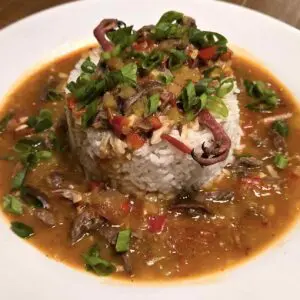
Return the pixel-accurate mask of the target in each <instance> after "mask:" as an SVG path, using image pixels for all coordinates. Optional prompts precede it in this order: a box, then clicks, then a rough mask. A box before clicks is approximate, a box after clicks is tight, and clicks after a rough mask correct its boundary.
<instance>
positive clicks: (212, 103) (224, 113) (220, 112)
mask: <svg viewBox="0 0 300 300" xmlns="http://www.w3.org/2000/svg"><path fill="white" fill-rule="evenodd" d="M206 108H207V109H208V110H209V111H211V112H212V113H214V114H215V115H217V116H219V117H222V118H227V117H228V113H229V111H228V108H227V106H226V104H225V103H224V101H223V100H222V99H220V98H218V97H216V96H210V97H209V100H208V101H207V104H206Z"/></svg>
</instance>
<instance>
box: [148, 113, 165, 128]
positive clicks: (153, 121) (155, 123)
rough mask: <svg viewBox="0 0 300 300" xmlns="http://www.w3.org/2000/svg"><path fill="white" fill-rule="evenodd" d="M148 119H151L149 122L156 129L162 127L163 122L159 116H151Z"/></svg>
mask: <svg viewBox="0 0 300 300" xmlns="http://www.w3.org/2000/svg"><path fill="white" fill-rule="evenodd" d="M148 120H149V122H150V124H151V126H152V128H153V129H154V130H156V129H159V128H161V127H162V123H161V122H160V120H159V118H158V117H156V116H151V117H149V118H148Z"/></svg>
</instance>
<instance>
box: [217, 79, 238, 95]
mask: <svg viewBox="0 0 300 300" xmlns="http://www.w3.org/2000/svg"><path fill="white" fill-rule="evenodd" d="M233 87H234V80H233V78H226V79H224V80H222V81H221V83H220V86H219V87H218V88H217V91H216V95H217V97H219V98H223V97H224V96H226V95H227V94H229V93H230V92H231V91H232V90H233Z"/></svg>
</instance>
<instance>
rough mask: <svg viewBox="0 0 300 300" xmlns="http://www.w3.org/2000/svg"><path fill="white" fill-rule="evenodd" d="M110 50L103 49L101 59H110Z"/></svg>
mask: <svg viewBox="0 0 300 300" xmlns="http://www.w3.org/2000/svg"><path fill="white" fill-rule="evenodd" d="M111 56H112V55H111V52H107V51H106V52H105V51H103V52H102V53H101V58H102V59H103V60H110V59H111Z"/></svg>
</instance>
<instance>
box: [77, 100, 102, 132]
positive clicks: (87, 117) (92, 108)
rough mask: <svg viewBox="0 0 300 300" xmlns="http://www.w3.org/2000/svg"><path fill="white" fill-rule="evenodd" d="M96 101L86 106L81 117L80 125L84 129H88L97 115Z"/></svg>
mask: <svg viewBox="0 0 300 300" xmlns="http://www.w3.org/2000/svg"><path fill="white" fill-rule="evenodd" d="M97 108H98V100H94V101H93V102H91V103H90V104H88V105H87V106H86V109H85V111H84V113H83V114H82V117H81V124H82V126H83V127H84V128H86V127H88V126H89V125H90V124H91V122H92V121H93V119H94V118H95V116H96V114H97Z"/></svg>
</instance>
